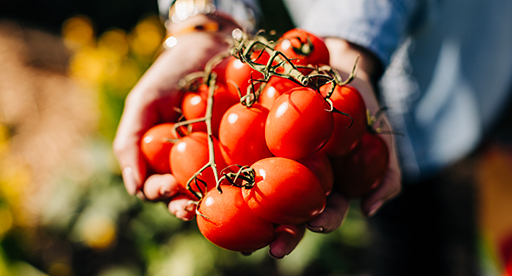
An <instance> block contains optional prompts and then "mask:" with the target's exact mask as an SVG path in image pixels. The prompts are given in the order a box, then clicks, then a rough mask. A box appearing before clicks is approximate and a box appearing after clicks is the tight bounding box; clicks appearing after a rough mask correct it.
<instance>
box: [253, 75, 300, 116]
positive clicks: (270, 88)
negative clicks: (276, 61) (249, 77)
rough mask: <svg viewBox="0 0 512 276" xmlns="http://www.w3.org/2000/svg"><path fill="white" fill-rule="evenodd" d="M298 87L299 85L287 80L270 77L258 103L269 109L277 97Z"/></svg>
mask: <svg viewBox="0 0 512 276" xmlns="http://www.w3.org/2000/svg"><path fill="white" fill-rule="evenodd" d="M298 87H301V85H300V84H298V83H295V82H293V81H291V80H289V79H285V78H281V77H278V76H272V77H270V79H269V80H268V82H267V83H266V84H265V87H264V88H263V90H262V91H261V94H260V97H259V102H260V104H261V105H262V106H264V107H266V108H268V109H271V108H272V106H273V105H274V103H275V101H276V100H277V98H279V96H281V95H282V94H284V93H286V92H288V91H289V90H291V89H293V88H298Z"/></svg>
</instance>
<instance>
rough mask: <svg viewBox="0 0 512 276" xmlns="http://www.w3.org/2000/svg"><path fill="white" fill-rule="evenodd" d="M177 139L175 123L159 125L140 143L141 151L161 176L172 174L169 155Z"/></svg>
mask: <svg viewBox="0 0 512 276" xmlns="http://www.w3.org/2000/svg"><path fill="white" fill-rule="evenodd" d="M176 139H178V136H177V134H176V131H174V123H162V124H158V125H155V126H153V127H151V128H150V129H149V130H147V131H146V133H144V135H143V136H142V139H141V141H140V149H141V151H142V155H143V156H144V159H145V160H146V161H147V163H148V165H149V167H150V168H151V169H152V171H153V172H155V173H159V174H164V173H170V172H171V167H170V163H169V155H170V153H171V148H172V146H173V145H174V141H176Z"/></svg>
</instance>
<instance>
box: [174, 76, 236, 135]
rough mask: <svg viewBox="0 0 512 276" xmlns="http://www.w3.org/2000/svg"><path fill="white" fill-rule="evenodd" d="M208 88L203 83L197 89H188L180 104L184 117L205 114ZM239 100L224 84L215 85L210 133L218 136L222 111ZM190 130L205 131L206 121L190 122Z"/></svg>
mask: <svg viewBox="0 0 512 276" xmlns="http://www.w3.org/2000/svg"><path fill="white" fill-rule="evenodd" d="M208 89H209V87H208V86H207V85H205V84H203V85H200V86H199V88H198V90H197V91H189V92H186V93H185V96H184V97H183V102H182V104H181V110H182V112H183V116H184V117H185V119H187V120H192V119H199V118H203V117H204V116H205V115H206V108H207V103H208ZM239 101H240V99H239V98H238V97H235V96H233V95H232V94H231V93H229V91H227V90H226V87H225V86H223V85H217V87H216V88H215V93H214V96H213V114H212V121H211V122H212V133H213V135H214V136H216V137H218V135H219V124H220V120H221V119H222V115H224V112H226V110H227V109H228V108H230V107H231V106H232V105H234V104H236V103H237V102H239ZM192 131H204V132H206V123H204V122H200V123H194V124H192Z"/></svg>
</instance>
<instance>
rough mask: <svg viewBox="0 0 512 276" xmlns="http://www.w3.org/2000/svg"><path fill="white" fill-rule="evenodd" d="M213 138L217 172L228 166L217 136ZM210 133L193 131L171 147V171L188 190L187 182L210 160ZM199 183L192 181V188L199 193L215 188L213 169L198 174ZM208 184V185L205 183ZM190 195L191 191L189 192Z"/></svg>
mask: <svg viewBox="0 0 512 276" xmlns="http://www.w3.org/2000/svg"><path fill="white" fill-rule="evenodd" d="M212 139H213V146H214V149H213V150H214V154H215V163H216V166H217V172H218V173H219V175H220V172H221V171H222V170H223V169H224V168H225V167H227V165H226V163H225V162H224V159H223V158H222V154H221V152H220V148H219V142H218V140H217V139H216V138H215V137H212ZM208 149H209V148H208V134H207V133H205V132H192V133H190V134H189V135H187V136H185V137H182V138H180V139H179V140H178V141H177V142H176V144H175V145H174V146H173V147H172V149H171V154H170V156H169V158H170V163H171V173H172V174H173V175H174V177H175V178H176V179H177V180H178V182H179V183H180V185H181V187H182V189H183V190H184V191H185V193H186V192H188V190H187V182H188V181H189V179H191V177H192V176H194V174H195V173H196V172H198V171H199V170H200V169H201V168H203V167H204V166H205V165H206V164H208V163H209V162H210V155H209V151H208ZM197 179H198V181H199V182H198V184H197V185H195V182H193V183H192V186H191V188H192V189H193V190H194V191H195V192H197V193H200V194H202V193H204V192H206V191H208V190H211V189H214V188H215V187H216V186H217V182H216V181H215V176H214V174H213V169H212V168H211V167H208V168H206V169H205V170H204V171H203V172H202V173H201V174H199V175H198V177H197ZM203 183H205V184H206V187H205V186H204V185H203ZM198 186H199V187H198ZM188 194H189V195H190V194H191V193H188Z"/></svg>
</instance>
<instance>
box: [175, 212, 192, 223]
mask: <svg viewBox="0 0 512 276" xmlns="http://www.w3.org/2000/svg"><path fill="white" fill-rule="evenodd" d="M176 217H177V218H179V219H181V220H184V221H189V220H191V218H190V217H189V216H188V212H187V211H185V210H180V211H178V212H176Z"/></svg>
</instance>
